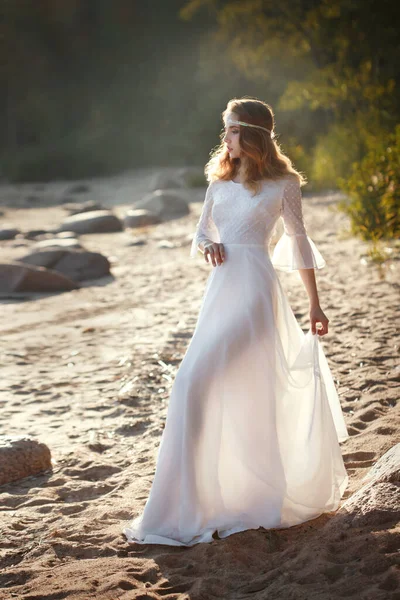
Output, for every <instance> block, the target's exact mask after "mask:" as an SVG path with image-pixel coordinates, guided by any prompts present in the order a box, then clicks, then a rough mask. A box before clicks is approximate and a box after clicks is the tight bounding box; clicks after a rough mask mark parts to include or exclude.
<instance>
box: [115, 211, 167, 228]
mask: <svg viewBox="0 0 400 600" xmlns="http://www.w3.org/2000/svg"><path fill="white" fill-rule="evenodd" d="M160 221H161V219H160V217H159V216H158V215H155V214H154V213H152V212H150V211H149V210H145V209H144V208H137V209H134V208H133V209H131V210H128V212H127V213H126V215H125V217H124V227H125V228H129V227H132V228H133V227H146V226H147V225H155V224H157V223H160Z"/></svg>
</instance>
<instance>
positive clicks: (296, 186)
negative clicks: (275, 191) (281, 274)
mask: <svg viewBox="0 0 400 600" xmlns="http://www.w3.org/2000/svg"><path fill="white" fill-rule="evenodd" d="M281 216H282V218H283V229H284V232H283V234H282V236H281V238H280V239H279V240H278V243H277V244H276V246H275V248H274V251H273V254H272V258H271V260H272V264H273V265H274V267H275V268H276V269H279V270H281V271H295V270H298V269H322V267H324V266H325V265H326V262H325V260H324V258H323V256H322V255H321V253H320V252H319V250H318V249H317V247H316V245H315V244H314V242H313V241H312V240H311V238H309V237H308V235H307V232H306V228H305V225H304V220H303V209H302V195H301V188H300V182H299V181H298V179H295V180H294V179H291V180H290V181H289V182H288V183H287V184H286V185H285V189H284V192H283V198H282V206H281Z"/></svg>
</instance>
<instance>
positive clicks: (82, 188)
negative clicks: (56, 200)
mask: <svg viewBox="0 0 400 600" xmlns="http://www.w3.org/2000/svg"><path fill="white" fill-rule="evenodd" d="M89 190H90V187H89V185H88V184H87V183H76V184H74V185H72V186H71V187H69V188H68V190H67V192H66V193H67V194H84V193H85V192H88V191H89Z"/></svg>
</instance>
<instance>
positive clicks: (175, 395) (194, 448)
mask: <svg viewBox="0 0 400 600" xmlns="http://www.w3.org/2000/svg"><path fill="white" fill-rule="evenodd" d="M223 120H224V126H225V128H224V135H223V138H222V140H221V145H220V147H219V148H218V149H217V150H216V151H215V152H214V154H213V155H212V157H211V159H210V161H209V163H208V164H207V166H206V169H205V171H206V174H207V177H208V181H209V186H208V188H207V192H206V196H205V201H204V204H203V207H202V213H201V217H200V220H199V221H198V223H197V230H196V234H195V236H194V238H193V243H192V246H191V250H190V256H191V257H194V256H196V254H197V251H198V250H200V251H201V252H202V253H203V255H204V258H205V260H206V262H209V261H211V263H212V265H213V267H214V268H213V269H212V271H211V272H210V274H209V277H208V279H207V283H206V287H205V292H204V296H203V300H202V304H201V308H200V312H199V315H198V320H197V324H196V327H195V331H194V334H193V337H192V339H191V341H190V343H189V345H188V348H187V350H186V353H185V356H184V357H183V360H182V362H181V364H180V367H179V369H178V372H177V374H176V378H175V381H174V384H173V386H172V390H171V395H170V401H169V406H168V414H167V419H166V423H165V428H164V431H163V434H162V438H161V443H160V446H159V451H158V458H157V467H156V472H155V476H154V480H153V483H152V487H151V490H150V494H149V497H148V499H147V502H146V505H145V507H144V510H143V513H142V514H141V515H139V516H137V517H136V518H135V519H134V520H133V522H131V523H130V524H129V525H128V526H127V527H125V529H123V532H124V534H125V536H126V538H127V539H128V541H130V542H137V543H155V544H170V545H182V546H192V545H193V544H197V543H199V542H210V541H212V540H213V539H214V535H217V534H218V536H219V537H220V538H225V537H227V536H229V535H231V534H233V533H235V532H238V531H243V530H246V529H257V528H258V527H260V526H262V527H264V528H272V527H273V528H283V527H290V526H292V525H297V524H299V523H302V522H304V521H308V520H310V519H314V518H315V517H317V516H319V515H320V514H322V513H324V512H327V511H334V510H336V509H337V508H338V507H339V504H340V499H341V497H342V495H343V492H344V490H345V489H346V487H347V484H348V476H347V473H346V470H345V467H344V464H343V459H342V454H341V448H340V445H339V443H340V442H342V441H344V440H346V439H347V438H348V432H347V429H346V425H345V422H344V418H343V413H342V410H341V407H340V403H339V398H338V395H337V393H336V389H335V385H334V382H333V378H332V374H331V372H330V369H329V366H328V364H327V360H326V357H325V355H324V353H323V350H322V347H321V345H320V343H319V338H318V336H319V335H325V334H326V333H327V332H328V322H329V321H328V319H327V317H326V316H325V314H324V312H323V311H322V309H321V307H320V304H319V299H318V292H317V287H316V282H315V273H314V270H315V269H320V268H321V267H323V266H325V261H324V259H323V257H322V256H321V254H320V252H319V251H318V250H317V248H316V246H315V244H314V242H313V241H312V240H311V239H310V238H309V237H308V235H307V233H306V229H305V226H304V222H303V216H302V199H301V198H302V196H301V190H300V187H301V185H302V184H304V183H305V180H304V178H303V177H302V175H301V174H300V173H298V172H297V171H296V170H295V169H294V168H293V166H292V163H291V161H290V160H289V158H288V157H286V156H285V155H284V154H283V153H282V152H281V150H280V149H279V146H278V144H277V143H276V141H275V140H274V133H273V130H274V120H273V112H272V110H271V107H270V106H269V105H268V104H265V103H264V102H261V101H259V100H257V99H251V98H242V99H233V100H231V101H230V102H229V103H228V105H227V108H226V110H225V111H224V112H223ZM280 217H282V218H283V223H284V233H283V235H282V237H281V238H280V239H279V241H278V243H277V244H276V246H275V249H274V252H273V254H272V257H270V254H269V251H268V243H269V240H270V238H271V233H272V231H273V229H274V226H275V223H276V222H277V220H278V219H279V218H280ZM275 269H281V270H284V271H293V270H298V271H299V273H300V276H301V278H302V280H303V282H304V285H305V288H306V291H307V293H308V297H309V302H310V313H309V314H310V330H309V331H308V333H306V334H305V333H304V332H303V331H302V329H301V327H300V325H299V324H298V322H297V320H296V318H295V316H294V314H293V312H292V310H291V308H290V305H289V302H288V299H287V297H286V295H285V293H284V291H283V289H282V287H281V285H280V282H279V279H278V276H277V274H276V272H275ZM317 326H318V327H317Z"/></svg>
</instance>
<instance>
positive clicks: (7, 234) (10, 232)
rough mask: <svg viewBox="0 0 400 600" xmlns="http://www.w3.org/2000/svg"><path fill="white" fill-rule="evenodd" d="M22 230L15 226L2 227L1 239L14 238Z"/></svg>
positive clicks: (0, 231)
mask: <svg viewBox="0 0 400 600" xmlns="http://www.w3.org/2000/svg"><path fill="white" fill-rule="evenodd" d="M19 233H21V231H20V230H19V229H16V228H15V227H5V228H4V229H0V240H13V239H14V238H15V237H16V236H17V235H18V234H19Z"/></svg>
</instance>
